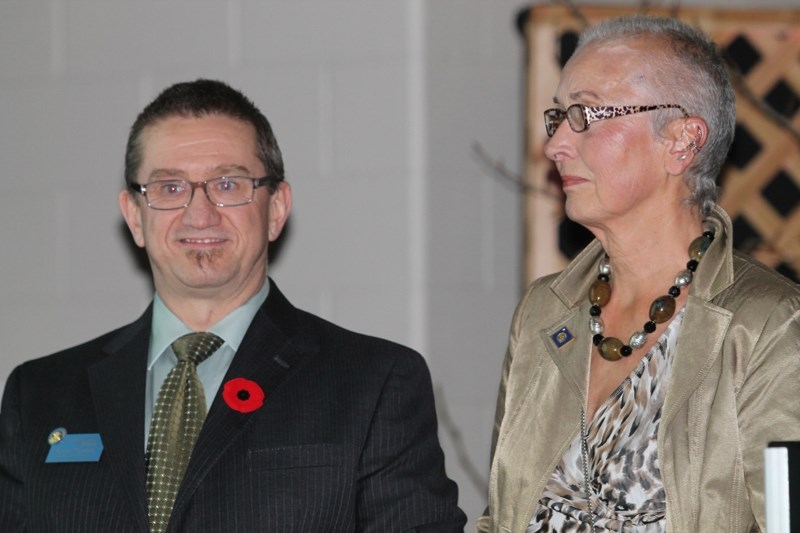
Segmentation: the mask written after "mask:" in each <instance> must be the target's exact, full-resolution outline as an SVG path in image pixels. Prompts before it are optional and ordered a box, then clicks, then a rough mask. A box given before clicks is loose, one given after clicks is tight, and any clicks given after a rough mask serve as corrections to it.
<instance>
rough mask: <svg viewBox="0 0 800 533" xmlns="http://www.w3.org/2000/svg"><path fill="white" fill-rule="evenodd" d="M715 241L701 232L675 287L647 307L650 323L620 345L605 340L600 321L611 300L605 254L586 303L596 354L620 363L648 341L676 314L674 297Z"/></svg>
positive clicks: (711, 234) (608, 266)
mask: <svg viewBox="0 0 800 533" xmlns="http://www.w3.org/2000/svg"><path fill="white" fill-rule="evenodd" d="M713 240H714V233H713V232H712V231H708V230H707V231H704V232H703V234H702V235H701V236H700V237H697V238H696V239H694V240H693V241H692V244H690V245H689V262H688V263H686V270H682V271H680V272H678V275H677V276H676V277H675V284H674V285H673V286H671V287H670V288H669V290H668V291H667V294H665V295H664V296H659V297H658V298H656V299H655V300H653V303H652V304H650V320H648V321H647V322H645V323H644V326H642V329H641V330H639V331H637V332H635V333H634V334H633V335H631V337H630V339H629V340H628V344H623V342H622V341H621V340H619V339H618V338H616V337H604V336H603V329H604V328H605V325H604V324H603V319H602V318H600V313H601V310H602V307H603V306H604V305H606V304H607V303H608V301H609V300H610V299H611V284H610V283H609V282H610V281H611V265H610V264H609V262H608V256H607V255H606V256H605V257H604V258H603V259H602V260H601V261H600V267H599V270H600V274H599V275H598V276H597V280H596V281H595V282H594V283H592V286H591V287H589V294H588V296H589V302H591V304H592V306H591V307H590V308H589V314H590V315H591V318H590V319H589V328H590V329H591V331H592V333H593V334H594V336H593V337H592V342H593V343H594V345H595V346H597V350H598V352H600V355H601V356H602V357H603V359H605V360H607V361H619V360H620V359H622V358H623V357H628V356H629V355H631V354H632V353H633V350H635V349H638V348H641V347H642V346H644V345H645V343H646V342H647V335H648V334H649V333H653V332H654V331H655V330H656V327H657V324H661V323H663V322H666V321H667V320H669V319H670V318H672V315H673V314H674V313H675V298H677V297H678V296H680V294H681V289H682V288H684V287H687V286H688V285H689V284H690V283H691V282H692V278H693V273H694V271H695V269H696V268H697V265H698V264H699V263H700V259H702V257H703V255H704V254H705V253H706V250H708V247H709V246H710V245H711V242H712V241H713Z"/></svg>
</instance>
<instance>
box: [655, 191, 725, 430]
mask: <svg viewBox="0 0 800 533" xmlns="http://www.w3.org/2000/svg"><path fill="white" fill-rule="evenodd" d="M705 222H706V223H707V224H709V225H710V226H711V227H712V228H713V230H714V233H715V234H716V237H715V239H714V242H713V243H712V244H711V246H710V247H709V249H708V251H707V252H706V254H705V257H703V260H702V261H701V262H700V266H699V267H698V268H697V272H696V273H695V280H694V282H693V283H692V284H691V285H690V286H689V299H688V301H687V303H686V314H685V316H684V317H683V324H681V332H680V335H679V337H678V343H677V347H676V348H677V349H676V353H675V361H674V362H673V365H672V375H671V376H670V383H669V387H668V388H667V396H666V397H665V399H664V409H663V413H662V416H663V418H662V423H661V428H662V429H661V430H659V431H660V433H661V434H666V433H665V430H666V428H667V427H668V426H669V424H670V422H671V421H672V420H673V419H674V418H675V415H676V414H677V413H678V412H680V410H681V409H682V408H683V406H684V405H685V404H686V402H687V401H688V400H689V397H690V396H691V395H692V393H693V392H694V391H695V390H696V389H697V387H699V386H700V384H701V383H702V382H703V380H704V379H705V378H706V376H707V375H708V372H709V370H710V369H711V367H712V365H713V364H714V361H716V359H717V358H718V357H719V356H720V352H721V350H722V342H723V340H724V338H725V333H726V332H727V330H728V325H729V324H730V321H731V318H732V313H731V312H730V311H728V310H726V309H723V308H721V307H719V306H717V305H714V304H713V303H711V300H712V299H713V298H714V297H716V296H717V295H718V294H719V293H720V292H722V291H723V290H725V289H726V288H728V287H729V286H730V285H731V284H732V283H733V261H732V259H731V257H732V253H733V250H732V246H733V242H732V240H731V238H730V227H731V223H730V219H729V218H728V215H726V214H725V212H724V211H722V210H721V209H720V208H718V207H717V208H715V211H714V213H713V214H712V215H711V216H710V217H708V218H707V219H706V220H705Z"/></svg>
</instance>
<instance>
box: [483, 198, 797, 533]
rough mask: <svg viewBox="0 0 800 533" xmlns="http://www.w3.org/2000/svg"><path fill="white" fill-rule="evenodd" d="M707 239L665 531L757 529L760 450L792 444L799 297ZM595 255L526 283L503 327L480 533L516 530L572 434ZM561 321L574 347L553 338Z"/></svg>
mask: <svg viewBox="0 0 800 533" xmlns="http://www.w3.org/2000/svg"><path fill="white" fill-rule="evenodd" d="M708 222H709V223H710V224H712V225H713V226H714V227H715V231H716V238H715V240H714V242H713V244H712V245H711V247H710V248H709V250H708V251H707V253H706V256H705V257H704V258H703V260H702V261H701V263H700V266H699V267H698V269H697V272H696V274H695V278H694V281H693V283H692V284H691V285H690V288H689V298H688V302H687V304H686V314H685V317H684V321H683V324H682V326H681V331H680V336H679V339H678V343H677V352H676V354H675V361H674V363H673V367H672V375H671V378H670V383H669V387H668V389H667V396H666V399H665V401H664V407H663V411H662V420H661V425H660V429H659V434H658V457H659V463H660V468H661V477H662V479H663V482H664V488H665V490H666V495H667V530H668V531H670V532H681V533H685V532H701V533H706V532H718V531H719V532H726V533H727V532H749V531H758V530H759V529H760V530H762V531H763V530H764V529H765V523H764V522H765V519H764V482H763V462H764V459H763V450H764V447H765V446H766V445H767V443H769V442H770V441H775V440H800V288H798V286H797V285H796V284H793V283H791V282H790V281H788V280H787V279H786V278H784V277H782V276H780V275H778V274H776V273H775V272H773V271H772V270H770V269H768V268H766V267H764V266H763V265H761V264H760V263H757V262H755V261H753V260H752V259H750V258H748V257H746V256H743V255H741V254H739V253H738V252H735V251H733V250H732V243H731V223H730V219H729V218H728V216H727V214H725V212H724V211H722V210H721V209H717V210H716V211H715V213H713V214H712V216H711V217H710V218H709V220H708ZM601 254H602V249H601V247H600V245H599V243H598V242H597V241H595V242H593V243H592V244H590V245H589V246H588V247H587V248H586V250H584V251H583V252H582V253H581V254H580V255H579V256H578V257H577V258H576V259H575V260H574V261H573V262H572V263H570V265H569V266H568V267H567V268H566V269H565V270H564V271H563V272H562V273H561V274H559V275H553V276H548V277H545V278H542V279H540V280H538V281H537V282H535V283H534V284H533V285H532V286H531V288H530V289H529V290H528V292H527V293H526V295H525V296H524V297H523V299H522V301H521V302H520V304H519V306H518V307H517V311H516V313H515V315H514V320H513V323H512V326H511V333H510V339H509V346H508V353H507V354H506V358H505V362H504V365H503V374H502V378H501V383H500V394H499V397H498V401H497V414H496V417H495V427H494V435H493V444H492V448H493V459H492V470H491V477H490V481H489V507H488V509H487V511H488V512H487V515H486V516H483V517H481V518H480V519H479V520H478V531H491V532H514V533H517V532H524V531H525V528H526V527H527V525H528V523H529V521H530V519H531V516H532V515H533V512H534V510H535V508H536V506H537V502H538V500H539V498H540V496H541V494H542V491H543V490H544V487H545V484H546V483H547V481H548V479H549V477H550V474H551V473H552V472H553V470H554V469H555V467H556V465H557V463H558V462H559V461H560V460H561V457H562V456H563V454H564V452H565V450H566V449H567V447H568V446H569V444H570V442H571V441H572V440H573V438H574V437H575V435H577V433H578V431H579V426H580V412H581V407H582V406H583V405H584V404H585V397H586V391H587V389H588V376H589V356H590V353H591V350H590V347H591V337H592V335H591V333H590V332H589V327H588V322H589V321H588V317H589V303H588V301H587V299H586V293H587V291H588V288H589V285H590V284H591V283H592V282H593V281H594V279H595V278H596V272H597V263H598V261H599V259H600V256H601ZM564 326H566V327H567V329H568V330H569V331H570V332H571V333H572V335H573V336H574V339H573V340H572V341H571V342H568V343H567V344H566V345H564V346H562V347H561V348H559V347H557V346H556V343H555V341H554V340H553V339H552V336H553V335H554V334H555V333H556V332H557V331H558V330H560V329H561V328H562V327H564Z"/></svg>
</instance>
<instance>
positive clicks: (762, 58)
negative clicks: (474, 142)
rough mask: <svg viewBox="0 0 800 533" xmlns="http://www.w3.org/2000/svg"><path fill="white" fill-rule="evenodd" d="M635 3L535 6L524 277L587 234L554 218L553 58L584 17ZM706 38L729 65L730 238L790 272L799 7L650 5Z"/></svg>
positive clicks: (799, 140)
mask: <svg viewBox="0 0 800 533" xmlns="http://www.w3.org/2000/svg"><path fill="white" fill-rule="evenodd" d="M636 12H639V11H637V10H636V9H635V8H613V7H582V8H580V11H579V13H580V16H578V15H577V13H575V12H572V11H570V10H569V9H567V8H566V7H562V6H536V7H532V8H531V10H530V15H529V17H528V24H527V28H526V35H527V42H528V51H529V54H528V58H529V60H528V69H529V71H528V76H527V79H528V90H527V116H528V120H527V136H526V137H527V140H526V142H527V151H526V166H525V179H526V182H527V184H528V185H529V186H530V187H529V189H530V190H531V191H534V192H533V193H532V194H529V195H528V196H527V198H526V208H525V218H526V220H525V231H526V259H525V276H526V280H525V281H526V282H528V283H529V282H531V281H532V280H533V279H535V278H537V277H539V276H541V275H543V274H546V273H550V272H554V271H556V270H559V269H561V268H563V266H564V265H565V264H566V263H567V261H568V259H569V257H570V256H571V255H573V254H574V253H575V251H577V250H579V249H580V248H582V246H583V244H585V242H586V241H587V239H589V238H590V237H591V236H590V235H589V234H588V232H585V231H584V230H582V229H581V228H576V227H575V225H574V224H572V223H571V222H570V221H568V220H566V219H565V218H564V212H563V194H562V193H561V189H560V181H554V180H553V174H552V173H553V170H554V167H553V165H552V163H551V162H550V161H548V160H547V159H546V158H545V156H544V152H543V146H544V142H545V139H546V135H545V132H544V126H543V122H542V113H543V112H544V110H545V109H546V108H548V107H552V103H551V102H552V97H553V93H554V91H555V88H556V86H557V84H558V78H559V74H560V70H561V67H562V66H563V63H564V62H566V60H567V59H568V57H569V55H570V54H571V53H572V50H573V49H574V45H575V40H576V38H577V35H578V34H579V33H580V32H581V30H582V29H583V27H584V24H585V23H588V24H595V23H597V22H599V21H600V20H603V19H606V18H610V17H616V16H621V15H628V14H633V13H636ZM647 13H648V14H655V15H661V16H675V17H677V18H679V19H681V20H683V21H685V22H688V23H690V24H692V25H694V26H695V27H698V28H700V29H702V30H703V31H705V32H706V33H708V34H709V35H711V36H712V38H713V39H714V40H715V41H716V42H717V44H719V46H720V48H721V49H722V50H723V52H724V53H725V55H726V56H727V57H728V59H729V60H730V61H731V63H732V65H733V66H734V72H738V73H739V74H740V75H739V74H737V75H736V76H735V78H737V79H739V80H740V81H739V82H737V85H738V84H739V83H741V85H742V86H744V87H746V90H745V91H742V90H741V89H740V88H737V103H736V111H737V128H736V137H735V140H734V144H733V147H732V149H731V152H730V155H729V157H728V163H727V164H726V166H725V168H724V169H723V172H722V175H721V176H720V180H719V183H720V185H721V186H722V191H723V193H722V198H721V200H720V203H721V204H722V206H723V207H724V208H725V209H726V210H727V211H728V213H729V214H730V215H731V218H732V219H733V221H734V244H735V246H736V247H737V248H739V249H741V250H744V251H746V252H748V253H750V254H752V255H753V256H755V257H757V258H758V259H759V260H761V261H763V262H764V263H766V264H768V265H770V266H772V267H773V268H776V269H778V270H779V271H781V272H782V273H784V274H785V275H787V276H789V277H791V278H794V279H795V280H798V278H800V11H798V10H793V11H789V10H758V11H754V10H722V9H716V10H715V9H702V8H683V9H679V10H675V9H666V8H663V9H658V8H651V9H649V10H648V11H647Z"/></svg>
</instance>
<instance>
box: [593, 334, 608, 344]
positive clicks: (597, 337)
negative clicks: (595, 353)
mask: <svg viewBox="0 0 800 533" xmlns="http://www.w3.org/2000/svg"><path fill="white" fill-rule="evenodd" d="M604 338H605V337H603V335H601V334H600V333H598V334H596V335H595V336H594V337H592V342H593V343H594V345H595V346H597V345H598V344H600V343H601V342H603V339H604Z"/></svg>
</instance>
